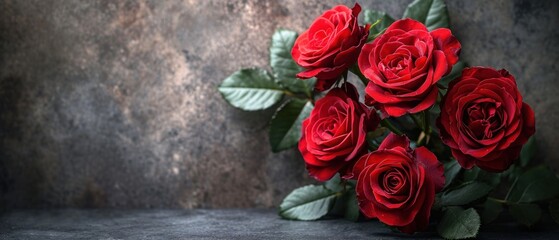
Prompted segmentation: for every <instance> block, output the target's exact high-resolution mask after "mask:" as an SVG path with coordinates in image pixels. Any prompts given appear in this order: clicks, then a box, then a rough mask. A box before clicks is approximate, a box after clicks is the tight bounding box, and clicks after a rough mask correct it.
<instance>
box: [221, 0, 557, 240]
mask: <svg viewBox="0 0 559 240" xmlns="http://www.w3.org/2000/svg"><path fill="white" fill-rule="evenodd" d="M361 12H362V9H361V7H360V5H359V4H355V6H353V8H349V7H347V6H342V5H340V6H335V7H333V8H332V9H330V10H327V11H326V12H324V13H323V14H322V15H321V16H319V17H318V18H316V19H315V21H314V22H313V23H312V24H311V26H310V27H309V28H308V29H307V30H306V31H304V32H303V33H301V34H300V35H298V34H297V33H295V32H293V31H289V30H278V31H276V33H275V34H274V35H273V38H272V42H271V47H270V65H271V69H272V70H273V73H272V74H270V73H268V72H267V71H265V70H263V69H258V68H250V69H242V70H240V71H237V72H235V73H233V74H232V75H231V76H229V77H228V78H226V79H225V80H224V81H223V83H222V84H221V85H220V87H219V91H220V92H221V93H222V95H223V97H224V98H225V100H227V101H228V102H229V103H230V104H232V105H233V106H235V107H237V108H240V109H243V110H247V111H253V110H261V109H266V108H270V107H273V106H278V104H277V103H280V102H281V104H279V107H277V109H276V114H275V115H274V116H273V118H272V120H271V124H270V135H269V136H270V144H271V147H272V150H273V151H274V152H277V151H281V150H285V149H288V148H291V147H293V146H295V145H297V146H298V149H299V151H300V152H301V154H302V156H303V159H304V161H305V164H306V168H307V171H308V173H309V175H310V176H312V177H313V178H315V179H316V180H318V181H320V182H324V184H323V185H309V186H305V187H301V188H298V189H295V190H294V191H293V192H292V193H290V194H289V195H288V196H287V197H286V198H285V199H284V201H283V202H282V204H281V205H280V207H279V215H280V216H281V217H283V218H286V219H292V220H316V219H320V218H323V217H325V216H343V217H345V218H347V219H349V220H353V221H358V220H364V219H378V220H379V221H380V222H382V223H384V224H385V225H387V226H389V227H391V228H392V229H394V230H397V231H400V232H404V233H408V234H412V233H414V232H418V231H425V230H427V229H428V228H429V226H430V225H431V226H436V229H437V232H438V233H439V234H440V236H442V237H444V238H447V239H463V238H470V237H475V236H476V235H477V234H478V231H479V228H480V225H481V224H490V223H491V222H492V221H494V220H495V219H497V218H498V217H499V215H500V214H501V212H503V211H504V210H505V209H506V210H507V211H508V213H509V214H510V216H512V217H513V218H515V219H516V220H517V221H518V222H519V223H521V224H524V225H526V226H533V225H535V224H536V223H538V222H539V221H540V218H541V216H542V214H544V212H547V211H544V210H543V209H544V208H547V209H548V210H549V213H550V215H551V216H552V218H553V219H554V220H555V221H556V222H558V223H559V199H558V198H557V197H558V196H559V179H558V178H557V176H556V175H555V174H554V173H553V172H552V171H550V170H549V169H548V168H547V167H546V166H543V165H537V164H536V163H533V162H530V160H531V159H532V158H533V156H534V152H535V148H536V146H535V140H534V138H533V135H534V133H535V116H534V112H533V111H532V108H531V107H530V106H529V105H528V104H526V103H525V102H523V100H522V95H521V93H520V91H519V90H518V88H517V85H516V80H515V78H514V76H513V75H512V74H510V73H509V72H507V71H506V70H504V69H502V70H495V69H493V68H491V67H481V66H474V67H466V66H467V64H466V63H465V62H463V61H461V60H460V52H461V49H462V47H461V44H460V41H459V40H458V39H457V38H456V37H455V36H454V35H453V34H452V32H451V30H450V29H449V20H448V19H449V17H448V13H447V9H446V5H445V4H444V1H443V0H416V1H414V2H412V3H411V4H410V5H409V6H408V7H407V9H406V11H405V13H404V16H403V18H402V19H400V20H394V19H393V18H392V17H390V16H389V15H387V14H386V13H384V12H380V11H374V10H365V11H364V12H363V14H364V20H365V23H364V24H361V25H360V24H359V22H358V17H359V14H361ZM349 72H351V73H353V74H354V75H356V76H357V78H358V79H360V80H361V81H362V84H363V85H362V86H361V84H359V82H357V84H352V83H350V82H349V81H348V73H349ZM359 87H363V88H362V89H361V91H359V90H358V89H359ZM360 92H361V93H362V95H364V96H362V97H360V94H359V93H360Z"/></svg>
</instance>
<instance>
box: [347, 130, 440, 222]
mask: <svg viewBox="0 0 559 240" xmlns="http://www.w3.org/2000/svg"><path fill="white" fill-rule="evenodd" d="M353 172H354V176H358V179H357V186H356V189H355V190H356V192H357V200H358V202H359V208H360V209H361V212H362V213H363V214H364V215H365V216H367V217H369V218H378V219H379V220H380V221H381V222H383V223H385V224H387V225H390V226H394V227H397V228H398V229H399V230H400V231H402V232H405V233H413V232H415V231H420V230H424V229H425V228H427V226H428V224H429V215H430V213H431V207H432V206H433V202H434V201H435V193H436V192H439V191H440V190H441V189H442V188H443V186H444V182H445V178H444V168H443V166H442V164H440V163H439V162H438V161H437V157H436V156H435V155H434V154H433V153H432V152H431V151H429V150H428V149H427V148H425V147H419V148H416V149H415V150H412V149H411V148H410V140H409V139H408V138H407V137H406V136H398V135H396V134H393V133H391V134H390V135H388V136H387V137H386V138H385V139H384V141H383V142H382V144H381V145H380V147H379V148H378V150H376V151H374V152H371V153H369V154H366V155H364V156H362V157H361V158H360V159H359V160H358V161H357V163H356V164H355V166H354V168H353Z"/></svg>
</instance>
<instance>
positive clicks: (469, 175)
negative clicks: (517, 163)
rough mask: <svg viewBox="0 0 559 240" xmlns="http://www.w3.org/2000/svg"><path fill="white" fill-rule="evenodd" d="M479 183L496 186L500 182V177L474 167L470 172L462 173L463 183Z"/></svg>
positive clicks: (497, 174)
mask: <svg viewBox="0 0 559 240" xmlns="http://www.w3.org/2000/svg"><path fill="white" fill-rule="evenodd" d="M474 180H476V181H479V182H483V183H486V184H488V185H490V186H493V187H495V186H497V185H499V183H500V182H501V175H500V174H499V173H492V172H487V171H484V170H481V169H480V168H478V167H474V168H472V169H470V170H466V171H464V181H466V182H469V181H474Z"/></svg>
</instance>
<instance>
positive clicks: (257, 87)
mask: <svg viewBox="0 0 559 240" xmlns="http://www.w3.org/2000/svg"><path fill="white" fill-rule="evenodd" d="M296 39H297V33H296V32H294V31H290V30H284V29H280V30H277V31H276V32H275V33H274V35H273V36H272V41H271V45H270V66H271V68H272V73H271V74H270V73H268V72H267V71H266V70H264V69H260V68H247V69H242V70H239V71H237V72H235V73H233V74H232V75H231V76H229V77H227V78H226V79H225V80H223V82H222V83H221V85H220V86H219V88H218V90H219V92H220V93H221V94H222V96H223V98H224V99H225V100H226V101H227V102H229V103H230V104H231V105H233V106H234V107H237V108H240V109H242V110H245V111H256V110H264V109H267V108H270V107H272V106H278V105H277V104H278V103H280V102H282V100H283V103H282V104H280V105H279V107H277V108H276V112H275V114H274V115H273V117H272V119H271V122H270V132H269V138H270V145H271V147H272V151H274V152H279V151H282V150H285V149H289V148H291V147H293V146H294V145H296V144H297V142H298V141H299V139H300V138H301V124H302V122H303V120H305V119H306V118H307V117H308V116H309V114H310V112H311V110H312V108H313V88H314V84H315V82H316V80H314V79H309V80H301V79H298V78H297V77H296V74H297V73H299V72H300V71H302V68H301V67H299V66H298V65H297V64H296V63H295V62H294V61H293V59H292V57H291V49H292V48H293V45H294V43H295V40H296ZM286 96H287V99H286Z"/></svg>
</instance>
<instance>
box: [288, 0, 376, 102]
mask: <svg viewBox="0 0 559 240" xmlns="http://www.w3.org/2000/svg"><path fill="white" fill-rule="evenodd" d="M359 12H361V6H359V4H357V3H356V4H355V6H354V7H353V9H349V8H348V7H346V6H343V5H339V6H336V7H334V8H332V9H330V10H328V11H326V12H325V13H324V14H322V16H320V17H318V18H317V19H315V20H314V22H313V23H312V25H311V27H310V28H309V29H308V30H307V31H305V32H303V33H302V34H301V35H300V36H299V37H298V38H297V40H296V41H295V45H294V46H293V49H292V50H291V55H292V56H293V60H295V62H296V63H297V64H299V65H300V66H301V67H303V68H305V69H306V70H305V71H303V72H300V73H298V74H297V77H298V78H302V79H308V78H312V77H316V78H317V82H316V86H315V88H316V89H317V90H318V91H324V90H327V89H329V88H330V87H332V85H333V84H334V83H335V82H336V81H337V80H338V79H340V76H341V75H342V73H343V72H344V71H346V70H347V69H348V68H349V67H350V66H351V65H353V64H354V63H355V62H356V61H357V56H359V51H360V50H361V47H363V44H365V42H366V41H367V36H369V26H368V25H367V26H366V27H360V26H359V24H358V23H357V16H358V15H359Z"/></svg>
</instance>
